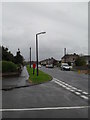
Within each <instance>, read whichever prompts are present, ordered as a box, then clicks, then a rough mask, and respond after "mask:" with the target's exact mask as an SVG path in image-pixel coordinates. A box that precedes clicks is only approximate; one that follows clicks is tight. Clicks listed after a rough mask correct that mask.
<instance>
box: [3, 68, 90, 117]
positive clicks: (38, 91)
mask: <svg viewBox="0 0 90 120" xmlns="http://www.w3.org/2000/svg"><path fill="white" fill-rule="evenodd" d="M25 69H26V68H25ZM40 69H41V70H42V71H44V72H46V73H48V74H50V75H52V77H53V80H52V81H49V82H46V83H43V84H39V85H34V86H30V87H21V88H17V89H12V90H9V91H8V90H7V91H4V90H3V91H2V110H1V111H2V117H3V118H88V108H89V105H88V96H89V93H88V77H87V75H79V74H78V73H76V72H73V71H61V70H60V69H58V68H54V69H48V68H45V67H42V68H40ZM25 71H26V70H24V72H22V76H26V75H25V74H24V73H27V72H25ZM21 78H23V77H21ZM26 78H27V77H26ZM25 80H26V79H25ZM21 83H22V82H21ZM23 83H24V82H23ZM4 85H5V84H4ZM19 85H20V84H19Z"/></svg>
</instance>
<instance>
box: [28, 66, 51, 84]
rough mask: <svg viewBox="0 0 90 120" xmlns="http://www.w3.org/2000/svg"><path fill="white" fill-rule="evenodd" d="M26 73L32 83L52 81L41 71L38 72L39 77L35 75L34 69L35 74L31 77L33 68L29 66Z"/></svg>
mask: <svg viewBox="0 0 90 120" xmlns="http://www.w3.org/2000/svg"><path fill="white" fill-rule="evenodd" d="M27 71H28V73H29V80H30V81H31V82H32V83H35V84H39V83H43V82H47V81H49V80H52V76H50V75H48V74H46V73H44V72H42V71H41V70H39V76H37V75H36V69H35V74H34V75H33V68H30V67H29V65H27Z"/></svg>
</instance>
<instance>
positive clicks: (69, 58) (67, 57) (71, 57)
mask: <svg viewBox="0 0 90 120" xmlns="http://www.w3.org/2000/svg"><path fill="white" fill-rule="evenodd" d="M78 57H79V55H78V54H76V53H74V54H65V55H64V56H63V57H62V58H61V62H62V63H64V62H65V63H68V62H70V63H71V64H72V65H73V64H74V63H75V60H76V59H77V58H78Z"/></svg>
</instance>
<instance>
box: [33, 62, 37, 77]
mask: <svg viewBox="0 0 90 120" xmlns="http://www.w3.org/2000/svg"><path fill="white" fill-rule="evenodd" d="M35 67H36V64H35V63H33V75H34V73H35Z"/></svg>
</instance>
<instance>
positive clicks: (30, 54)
mask: <svg viewBox="0 0 90 120" xmlns="http://www.w3.org/2000/svg"><path fill="white" fill-rule="evenodd" d="M30 68H31V47H30Z"/></svg>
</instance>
